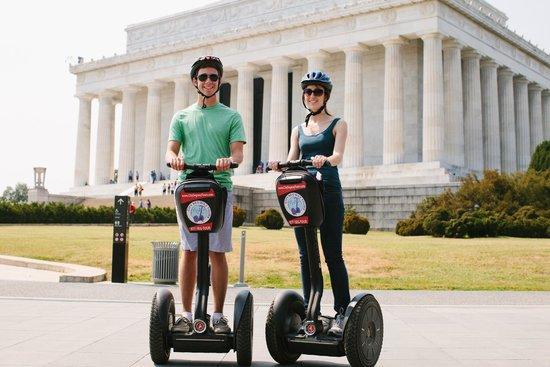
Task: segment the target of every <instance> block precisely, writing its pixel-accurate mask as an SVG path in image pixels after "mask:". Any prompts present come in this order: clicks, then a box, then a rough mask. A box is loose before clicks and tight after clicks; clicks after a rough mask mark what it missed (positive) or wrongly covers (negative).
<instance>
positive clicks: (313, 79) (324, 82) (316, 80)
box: [301, 71, 332, 95]
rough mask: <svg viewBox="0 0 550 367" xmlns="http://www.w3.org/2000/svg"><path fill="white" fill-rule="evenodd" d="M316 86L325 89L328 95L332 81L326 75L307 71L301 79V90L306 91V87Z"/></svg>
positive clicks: (320, 72)
mask: <svg viewBox="0 0 550 367" xmlns="http://www.w3.org/2000/svg"><path fill="white" fill-rule="evenodd" d="M312 84H317V85H320V86H322V87H323V88H325V92H326V93H327V94H328V95H330V92H331V91H332V80H330V76H328V74H326V73H323V72H322V71H308V72H307V73H306V74H305V75H304V76H303V77H302V82H301V85H302V90H303V89H306V87H307V86H308V85H312Z"/></svg>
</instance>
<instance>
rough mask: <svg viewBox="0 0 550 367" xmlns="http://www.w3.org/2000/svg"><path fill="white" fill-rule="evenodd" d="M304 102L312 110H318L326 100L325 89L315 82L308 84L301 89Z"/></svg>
mask: <svg viewBox="0 0 550 367" xmlns="http://www.w3.org/2000/svg"><path fill="white" fill-rule="evenodd" d="M303 93H304V102H305V104H306V106H307V108H309V109H310V110H312V111H318V110H319V109H320V108H321V107H323V104H324V103H325V100H326V98H327V97H326V94H325V89H324V88H323V87H322V86H320V85H317V84H310V85H308V86H307V87H305V88H304V90H303Z"/></svg>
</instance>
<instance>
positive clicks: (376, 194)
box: [234, 182, 460, 230]
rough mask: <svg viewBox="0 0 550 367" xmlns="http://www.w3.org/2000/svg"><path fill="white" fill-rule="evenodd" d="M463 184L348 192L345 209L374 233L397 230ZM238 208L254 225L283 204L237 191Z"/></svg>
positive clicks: (270, 196)
mask: <svg viewBox="0 0 550 367" xmlns="http://www.w3.org/2000/svg"><path fill="white" fill-rule="evenodd" d="M459 186H460V184H459V183H457V182H453V183H447V184H434V185H408V186H385V187H368V188H359V189H354V188H345V189H344V190H343V193H344V205H346V207H348V206H351V207H353V208H354V209H355V210H356V211H357V212H358V213H359V214H361V215H364V216H366V217H367V218H368V219H369V222H370V224H371V228H372V229H379V230H394V229H395V225H396V224H397V222H398V221H399V220H401V219H405V218H407V217H408V216H409V215H410V214H411V212H413V211H414V210H415V209H416V207H417V205H418V204H420V203H421V202H422V201H423V200H424V199H425V198H427V197H430V196H436V195H439V194H441V193H442V192H444V191H445V190H447V189H449V190H452V191H456V190H457V189H458V187H459ZM234 192H235V199H236V200H235V204H236V205H237V206H239V207H241V208H243V209H245V210H246V212H247V220H246V221H247V222H250V223H253V222H254V219H255V218H256V216H257V215H258V214H260V212H261V211H262V210H265V209H268V208H274V209H277V210H278V211H279V212H280V208H279V203H278V201H277V197H276V196H275V191H273V190H262V189H251V188H246V187H237V186H236V187H235V189H234Z"/></svg>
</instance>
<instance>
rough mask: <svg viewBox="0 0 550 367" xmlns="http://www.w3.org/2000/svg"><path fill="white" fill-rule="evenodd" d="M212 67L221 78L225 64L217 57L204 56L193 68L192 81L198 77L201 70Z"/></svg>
mask: <svg viewBox="0 0 550 367" xmlns="http://www.w3.org/2000/svg"><path fill="white" fill-rule="evenodd" d="M207 67H212V68H214V69H216V70H217V71H218V74H220V78H221V77H222V76H223V64H222V62H221V60H220V59H219V58H217V57H216V56H202V57H199V58H198V59H197V61H195V62H194V63H193V65H192V66H191V73H190V75H191V79H193V78H196V77H197V73H198V72H199V69H201V68H207Z"/></svg>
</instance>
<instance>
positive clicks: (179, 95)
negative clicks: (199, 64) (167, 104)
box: [174, 75, 191, 113]
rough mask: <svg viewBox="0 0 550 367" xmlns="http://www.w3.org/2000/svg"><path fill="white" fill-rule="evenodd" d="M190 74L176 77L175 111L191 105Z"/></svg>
mask: <svg viewBox="0 0 550 367" xmlns="http://www.w3.org/2000/svg"><path fill="white" fill-rule="evenodd" d="M190 85H191V80H190V79H189V76H186V75H184V76H181V77H179V78H175V79H174V113H176V112H178V111H181V110H183V109H185V108H187V107H188V106H189V86H190Z"/></svg>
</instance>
